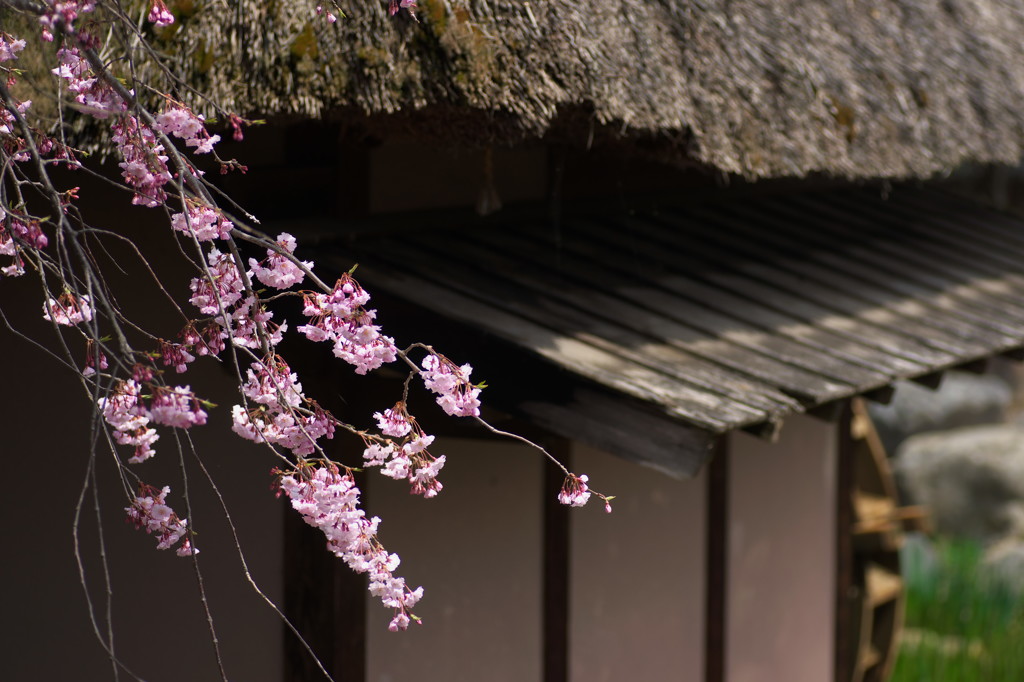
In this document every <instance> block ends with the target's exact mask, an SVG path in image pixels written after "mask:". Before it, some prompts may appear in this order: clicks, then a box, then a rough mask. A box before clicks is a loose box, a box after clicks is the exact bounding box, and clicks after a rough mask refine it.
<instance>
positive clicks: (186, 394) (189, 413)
mask: <svg viewBox="0 0 1024 682" xmlns="http://www.w3.org/2000/svg"><path fill="white" fill-rule="evenodd" d="M206 416H207V415H206V412H205V411H203V409H202V407H200V404H199V399H198V398H196V396H195V394H194V393H192V391H191V389H190V388H189V387H188V386H175V387H174V388H168V387H166V386H155V387H154V388H153V399H152V400H151V401H150V404H149V417H150V419H152V420H153V421H154V422H155V423H157V424H163V425H165V426H173V427H177V428H179V429H187V428H189V427H191V426H202V425H203V424H205V423H206Z"/></svg>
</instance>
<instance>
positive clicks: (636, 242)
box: [320, 190, 1024, 474]
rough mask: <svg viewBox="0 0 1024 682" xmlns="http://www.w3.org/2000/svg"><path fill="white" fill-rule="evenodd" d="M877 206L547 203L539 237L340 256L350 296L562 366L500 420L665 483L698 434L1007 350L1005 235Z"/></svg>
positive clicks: (837, 199)
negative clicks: (646, 208) (565, 206)
mask: <svg viewBox="0 0 1024 682" xmlns="http://www.w3.org/2000/svg"><path fill="white" fill-rule="evenodd" d="M897 195H898V197H899V198H898V199H893V200H889V201H885V200H882V199H880V198H878V197H873V196H871V195H870V194H869V193H868V192H845V193H835V194H833V193H829V194H821V195H814V196H811V197H785V196H778V197H775V198H770V199H763V198H762V199H752V200H744V201H741V202H735V201H734V202H731V203H728V204H727V203H723V204H720V205H716V206H713V205H706V206H703V207H685V208H680V207H671V206H669V207H668V208H665V207H661V208H656V209H653V210H651V211H650V212H643V213H634V214H628V215H627V214H624V213H617V212H605V213H601V212H600V211H597V210H587V211H586V212H584V213H576V212H575V211H570V210H566V211H564V213H563V214H561V215H560V216H559V218H558V226H557V229H555V230H554V231H552V229H553V228H552V227H551V220H550V216H549V215H547V214H546V213H545V212H544V211H540V212H537V211H533V212H531V211H530V210H529V209H525V208H523V209H518V208H517V209H513V210H509V211H508V212H503V213H501V214H498V215H496V216H492V217H490V218H488V219H486V220H475V219H472V218H467V217H463V218H460V221H461V222H463V223H465V224H466V226H467V227H466V229H463V228H446V227H444V220H440V219H437V217H436V216H435V218H434V219H432V220H431V221H430V224H431V225H433V226H435V228H434V229H432V230H431V231H429V232H427V231H424V230H411V229H407V230H401V229H400V230H399V232H394V233H392V234H391V235H390V237H389V236H388V235H374V234H372V233H371V232H372V231H367V230H361V231H359V237H358V239H357V240H356V242H355V244H354V246H355V247H356V249H359V248H362V251H361V253H360V255H359V256H358V258H359V260H360V261H361V263H362V267H361V272H360V276H361V277H364V278H366V279H367V282H368V284H372V285H373V286H374V287H375V288H377V289H379V290H381V291H388V292H391V293H392V294H393V295H394V296H395V297H398V298H401V299H403V300H406V301H409V302H410V303H412V304H414V305H416V306H422V307H423V308H426V309H430V310H433V311H435V312H438V313H440V314H442V315H445V316H447V317H448V318H449V319H451V320H454V321H458V322H460V323H462V324H463V325H464V326H465V328H467V329H475V330H478V332H479V333H480V334H489V335H491V337H493V338H495V339H501V340H502V343H504V344H508V345H509V348H523V349H526V350H527V352H528V353H529V354H530V355H531V356H532V357H534V358H535V359H537V361H538V362H539V363H541V364H544V366H545V367H547V368H548V370H547V371H549V372H555V370H554V368H564V369H567V370H569V373H563V374H562V375H559V376H560V381H561V382H562V388H561V389H560V390H561V391H562V392H561V393H560V394H559V395H558V396H557V398H555V397H551V398H548V399H541V400H537V399H536V398H533V399H531V398H530V397H529V396H527V395H520V396H518V397H517V398H516V399H515V400H513V401H510V403H509V404H508V405H507V406H506V407H504V408H503V409H506V410H507V411H509V412H510V413H514V414H517V415H519V416H521V417H524V418H527V419H530V420H532V421H534V422H536V423H543V424H545V425H558V424H561V427H560V428H562V431H560V432H559V433H562V434H563V435H566V436H571V437H581V438H583V439H585V440H586V439H587V438H589V440H588V441H587V442H592V443H593V444H595V445H596V446H597V447H603V448H604V449H612V450H616V451H624V452H625V451H628V450H631V449H632V450H635V451H638V452H634V453H633V455H632V457H633V459H637V460H643V461H647V462H649V463H652V464H653V465H654V466H659V467H662V468H667V469H669V470H673V471H675V472H676V473H677V474H679V473H680V472H681V471H683V470H684V469H686V467H687V466H690V465H693V466H699V463H700V462H702V461H703V459H704V458H705V456H706V452H705V449H704V448H705V446H706V442H707V438H708V434H715V433H723V432H725V431H728V430H730V429H735V428H742V429H745V430H747V431H749V432H751V433H756V434H760V435H762V436H767V437H770V436H771V435H772V434H773V433H774V431H775V429H776V428H777V425H778V424H780V423H781V421H782V419H783V418H784V417H785V416H786V415H787V414H791V413H794V412H800V411H804V410H807V409H811V408H814V407H816V406H825V407H822V408H821V409H819V410H817V413H819V414H821V413H823V411H824V412H828V411H829V407H828V404H829V403H834V402H835V401H838V400H841V399H843V398H846V397H849V396H852V395H856V394H869V395H870V397H871V398H872V399H876V400H882V401H884V400H887V399H888V398H889V397H890V396H891V382H892V381H893V380H895V379H898V378H905V379H912V380H916V381H918V382H920V383H923V384H926V385H935V384H936V383H937V382H938V381H939V380H940V378H941V373H942V372H943V371H945V370H947V369H949V368H953V367H956V366H962V365H964V364H965V363H977V364H980V363H981V362H982V361H983V360H984V359H985V358H986V357H989V356H990V355H992V354H996V353H1010V354H1012V353H1014V352H1017V351H1019V349H1020V348H1022V347H1024V303H1021V301H1024V295H1022V294H1024V270H1022V269H1021V267H1020V264H1019V263H1018V261H1017V254H1018V252H1020V254H1021V260H1024V237H1020V236H1019V235H1016V236H1014V235H1011V234H1010V233H1009V229H1010V228H1008V227H1007V224H1009V222H1010V219H1009V218H1006V217H1005V216H1000V215H998V214H996V215H995V217H993V216H992V215H991V214H990V213H989V212H986V211H984V210H982V211H977V210H976V209H975V208H973V207H972V206H971V205H969V204H965V203H963V202H958V201H954V200H947V199H943V200H942V202H944V203H943V204H942V205H943V212H942V214H941V215H940V214H939V212H938V211H936V210H935V209H934V208H931V207H929V206H927V205H922V201H924V200H923V199H922V197H925V196H927V195H925V194H922V193H920V192H907V191H905V190H900V191H899V192H898V193H897ZM652 205H654V204H652ZM589 208H590V209H593V208H594V207H593V206H591V207H589ZM977 216H981V217H977ZM972 220H976V221H981V222H983V223H984V225H983V226H982V227H980V228H977V231H978V232H979V233H980V234H982V237H981V238H979V239H973V240H972V237H971V235H972V234H973V232H974V231H975V226H974V224H973V223H972V222H971V221H972ZM948 223H955V224H956V225H955V226H948V225H947V224H948ZM438 225H441V226H442V227H440V228H438V227H436V226H438ZM965 225H966V226H969V227H964V226H965ZM933 232H934V234H933ZM1004 243H1005V244H1007V248H1006V249H1000V248H999V246H1000V245H1001V244H1004ZM356 253H359V251H356ZM320 260H321V261H323V259H322V258H321V259H320ZM1022 355H1024V354H1022ZM531 362H532V361H531ZM513 382H514V379H513ZM602 387H603V388H602ZM580 391H583V392H582V393H580ZM588 391H589V392H591V393H593V392H597V393H602V391H610V392H611V393H608V394H607V395H606V396H605V397H606V398H607V397H608V396H612V395H614V394H615V392H619V393H620V394H621V395H622V396H624V397H625V398H626V400H625V402H627V403H633V404H632V406H631V407H630V409H634V410H636V409H639V408H638V406H641V405H647V406H648V407H643V408H642V409H639V414H643V415H645V417H647V418H650V419H653V420H654V421H653V422H651V423H652V426H651V427H650V428H654V429H656V430H657V433H658V434H659V435H658V438H660V439H663V440H665V442H666V443H667V444H668V445H666V446H665V447H658V446H650V447H648V446H646V445H645V446H641V447H639V448H638V447H636V445H635V442H636V441H637V440H638V439H636V437H635V434H636V433H637V429H636V428H633V429H632V431H631V433H632V436H630V435H629V434H627V433H626V431H629V429H620V428H619V427H617V426H616V427H613V426H609V425H608V424H605V423H603V422H604V421H606V420H607V421H612V422H615V421H618V422H621V421H622V418H621V416H617V415H616V414H615V413H614V408H613V407H611V405H613V404H614V401H610V400H604V401H603V402H602V401H594V400H584V399H582V398H581V397H580V396H582V395H589V394H587V392H588ZM524 405H526V406H527V407H524ZM573 410H579V411H582V412H585V413H586V414H582V415H572V414H570V413H571V412H572V411H573ZM597 415H602V416H600V417H599V416H597ZM825 416H833V417H834V416H835V415H834V414H832V415H825ZM675 420H678V421H679V422H683V423H686V424H689V425H691V426H692V427H694V428H693V429H691V430H690V431H686V430H683V431H675V430H673V428H669V427H670V426H672V427H674V426H675V425H676V424H675ZM654 424H656V425H657V426H654ZM584 433H589V434H591V435H590V436H580V434H584ZM573 434H575V435H573ZM596 434H600V435H596ZM646 440H651V438H650V437H649V434H648V437H647V438H646ZM607 443H613V444H614V447H608V446H607ZM679 452H686V453H688V454H686V455H679V454H678V453H679ZM680 457H681V459H680ZM681 461H685V462H689V463H690V464H687V465H681V464H680V462H681Z"/></svg>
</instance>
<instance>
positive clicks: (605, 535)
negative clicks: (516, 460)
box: [570, 446, 707, 682]
mask: <svg viewBox="0 0 1024 682" xmlns="http://www.w3.org/2000/svg"><path fill="white" fill-rule="evenodd" d="M573 468H574V469H575V470H576V471H578V472H581V473H586V474H588V475H589V476H590V478H591V482H592V483H593V485H594V486H595V487H596V488H598V489H600V490H601V491H602V492H604V493H606V494H613V495H616V496H618V498H617V499H616V500H614V501H613V503H612V504H613V505H614V511H613V512H612V513H611V514H606V513H604V510H603V509H602V508H601V506H600V503H599V501H597V500H592V501H591V504H590V505H589V506H587V507H585V508H583V509H574V510H572V526H571V528H572V536H571V537H572V554H571V562H572V563H571V573H570V575H571V585H572V588H571V589H572V593H571V607H572V620H571V623H570V626H571V630H570V647H571V651H570V656H571V658H570V666H571V667H570V673H571V674H570V677H571V679H572V680H573V681H574V682H603V681H609V682H610V681H613V680H616V681H617V680H630V681H631V682H660V681H662V680H669V679H672V680H702V679H704V673H703V670H704V635H703V632H704V594H705V589H704V585H705V580H704V573H705V564H706V560H705V556H706V538H705V533H706V513H705V510H706V497H707V493H706V491H707V474H706V472H704V473H702V474H701V475H699V476H698V477H697V478H695V479H693V480H690V481H677V480H674V479H671V478H669V477H668V476H666V475H664V474H662V473H659V472H656V471H653V470H651V469H646V468H644V467H640V466H637V465H636V464H633V463H630V462H626V461H623V460H621V459H617V458H615V457H612V456H611V455H607V454H605V453H602V452H598V451H597V450H594V449H591V448H587V447H583V446H579V447H577V449H576V450H575V452H574V465H573ZM595 503H596V504H595Z"/></svg>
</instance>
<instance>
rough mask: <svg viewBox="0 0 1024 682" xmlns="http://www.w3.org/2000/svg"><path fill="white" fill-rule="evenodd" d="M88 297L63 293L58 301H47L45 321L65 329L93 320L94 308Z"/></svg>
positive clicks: (44, 310) (44, 307)
mask: <svg viewBox="0 0 1024 682" xmlns="http://www.w3.org/2000/svg"><path fill="white" fill-rule="evenodd" d="M89 303H90V301H89V297H88V296H78V297H75V295H74V294H71V293H63V294H61V295H60V296H59V297H58V298H57V299H52V298H50V299H47V301H46V304H45V305H43V319H44V320H47V321H50V320H52V321H54V322H56V323H57V324H60V325H64V326H65V327H74V326H75V325H78V324H81V323H82V322H88V321H89V320H91V319H92V307H91V306H90V305H89Z"/></svg>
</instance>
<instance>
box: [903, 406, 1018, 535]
mask: <svg viewBox="0 0 1024 682" xmlns="http://www.w3.org/2000/svg"><path fill="white" fill-rule="evenodd" d="M893 468H894V471H895V473H896V476H897V479H898V481H899V483H900V487H901V489H902V490H903V491H904V492H905V494H906V495H907V496H909V501H911V502H913V503H915V504H923V505H926V506H927V507H928V508H929V511H930V514H931V519H932V522H933V524H934V526H935V529H936V531H938V532H940V533H943V534H948V535H953V536H959V537H966V538H972V539H975V540H978V541H981V542H983V543H986V544H989V543H993V542H995V541H997V540H1000V539H1003V538H1006V537H1007V536H1015V537H1021V538H1024V426H1021V425H1010V424H997V425H991V426H972V427H964V428H960V429H954V430H950V431H941V432H933V433H927V434H920V435H917V436H913V437H911V438H909V439H908V440H907V441H906V442H905V443H904V444H903V445H902V446H900V448H899V450H898V451H897V454H896V458H895V462H894V467H893Z"/></svg>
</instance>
